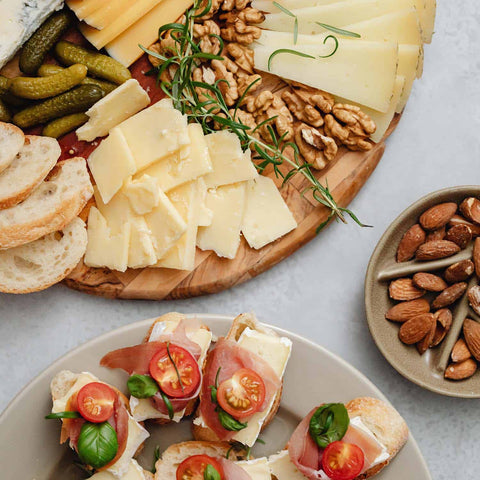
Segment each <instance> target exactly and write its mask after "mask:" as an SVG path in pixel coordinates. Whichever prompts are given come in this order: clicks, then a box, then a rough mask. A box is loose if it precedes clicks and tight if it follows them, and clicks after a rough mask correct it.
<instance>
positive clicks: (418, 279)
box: [413, 272, 448, 292]
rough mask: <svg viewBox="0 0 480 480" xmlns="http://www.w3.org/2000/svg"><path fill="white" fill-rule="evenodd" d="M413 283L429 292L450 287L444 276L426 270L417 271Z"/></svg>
mask: <svg viewBox="0 0 480 480" xmlns="http://www.w3.org/2000/svg"><path fill="white" fill-rule="evenodd" d="M413 284H414V285H415V286H416V287H418V288H420V289H422V290H426V291H427V292H441V291H442V290H445V289H446V288H447V287H448V285H447V283H446V282H445V280H444V279H443V278H441V277H438V276H437V275H433V273H426V272H420V273H416V274H415V275H414V276H413Z"/></svg>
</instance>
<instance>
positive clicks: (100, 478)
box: [90, 459, 146, 480]
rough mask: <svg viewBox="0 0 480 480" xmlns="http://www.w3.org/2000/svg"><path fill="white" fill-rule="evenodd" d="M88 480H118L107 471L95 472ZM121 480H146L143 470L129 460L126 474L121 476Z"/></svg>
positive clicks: (134, 461)
mask: <svg viewBox="0 0 480 480" xmlns="http://www.w3.org/2000/svg"><path fill="white" fill-rule="evenodd" d="M90 480H118V478H117V477H116V476H115V475H113V473H110V472H108V471H103V472H97V473H96V474H95V475H92V476H91V477H90ZM122 480H146V477H145V473H144V470H143V468H142V467H141V466H140V465H139V464H138V463H137V461H136V460H133V459H132V460H130V464H129V466H128V470H127V472H126V473H125V474H124V475H123V476H122Z"/></svg>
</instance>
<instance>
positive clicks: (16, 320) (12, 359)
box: [0, 0, 480, 480]
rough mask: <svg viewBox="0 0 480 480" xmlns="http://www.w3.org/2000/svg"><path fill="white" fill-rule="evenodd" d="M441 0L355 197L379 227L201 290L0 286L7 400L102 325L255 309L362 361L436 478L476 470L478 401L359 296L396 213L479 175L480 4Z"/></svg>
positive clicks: (323, 242) (343, 231)
mask: <svg viewBox="0 0 480 480" xmlns="http://www.w3.org/2000/svg"><path fill="white" fill-rule="evenodd" d="M438 7H439V8H438V20H437V25H436V32H437V33H436V35H435V38H434V42H433V44H432V45H431V46H427V48H426V52H425V55H426V61H425V74H424V78H422V80H421V81H419V82H417V83H416V85H415V87H414V92H413V95H412V98H411V100H410V102H409V104H408V106H407V109H406V112H405V114H404V117H403V119H402V121H401V123H400V125H399V127H398V128H397V130H396V132H395V133H394V135H393V136H392V137H391V139H390V140H389V141H388V145H387V150H386V153H385V156H384V158H383V160H382V161H381V163H380V165H379V167H378V168H377V170H376V171H375V172H374V174H373V175H372V178H371V179H370V180H369V182H368V183H367V184H366V185H365V187H364V188H363V190H362V191H361V192H360V194H359V195H358V197H357V198H356V199H355V200H354V202H353V204H352V205H351V207H352V209H353V210H354V211H355V212H356V213H357V214H358V215H359V216H360V218H361V219H362V220H364V221H365V222H367V223H371V224H373V225H374V227H375V228H372V229H361V228H359V227H356V226H354V225H353V224H350V225H348V226H344V225H340V224H335V225H332V226H331V227H330V228H328V230H327V231H325V232H323V233H322V234H321V235H320V236H319V237H318V238H316V239H315V240H313V241H312V242H311V243H310V244H309V245H307V246H306V247H304V248H303V249H302V250H301V251H299V252H297V253H295V254H294V255H292V256H291V257H290V258H288V259H287V260H286V261H284V262H283V263H282V264H280V265H278V266H277V267H275V268H273V269H272V270H270V271H269V272H267V273H265V274H263V275H261V276H260V277H258V278H256V279H254V280H251V281H250V282H248V283H246V284H244V285H241V286H238V287H236V288H233V289H232V290H230V291H227V292H224V293H221V294H218V295H214V296H208V297H203V298H196V299H191V300H185V301H175V302H162V303H158V302H147V301H112V300H104V299H101V298H95V297H90V296H87V295H84V294H81V293H78V292H75V291H71V290H69V289H68V288H66V287H64V286H57V287H54V288H51V289H50V290H48V291H46V292H42V293H37V294H32V295H29V296H13V295H11V296H9V295H0V338H1V345H2V346H1V350H0V377H1V378H2V388H1V390H0V410H2V409H3V408H5V407H6V405H7V403H8V402H9V401H10V400H11V399H12V397H13V396H14V395H15V394H16V392H18V391H19V390H20V389H21V388H22V387H23V386H24V385H25V384H26V383H27V382H28V381H29V380H31V379H32V378H34V377H35V376H36V375H37V374H38V373H39V372H40V371H41V370H43V369H44V368H45V367H47V366H48V365H49V364H50V363H51V362H53V361H54V360H55V359H56V358H58V357H59V356H61V355H62V354H64V353H65V352H67V351H69V350H70V349H72V348H73V347H75V346H77V345H79V344H80V343H83V342H85V341H86V340H89V339H91V338H94V337H96V336H98V335H99V334H101V333H103V332H107V331H109V330H112V329H114V328H117V327H119V326H122V325H125V324H127V323H129V322H133V321H136V320H141V319H144V318H149V317H153V316H156V315H159V314H162V313H165V312H167V311H171V310H177V311H183V312H211V313H226V314H232V315H234V314H238V313H240V312H242V311H245V310H253V311H255V312H256V313H257V315H258V316H259V317H260V318H261V319H262V320H263V321H265V322H269V323H273V324H275V325H278V326H280V327H283V328H286V329H289V330H293V331H295V332H296V333H299V334H301V335H304V336H306V337H308V338H310V339H312V340H314V341H316V342H318V343H320V344H322V345H323V346H325V347H326V348H328V349H330V350H331V351H333V352H335V353H337V354H338V355H340V356H342V357H343V358H345V359H346V360H347V361H349V362H350V363H352V364H353V365H354V366H355V367H357V368H358V369H359V370H361V371H362V372H363V373H365V374H366V375H367V376H368V377H369V378H370V379H371V380H372V381H373V382H374V383H375V384H376V385H377V386H378V387H379V388H380V389H381V390H382V391H383V392H384V393H385V394H386V395H387V396H388V397H389V399H390V400H391V402H392V403H393V404H394V405H395V406H396V407H397V408H398V410H399V411H400V412H401V413H402V414H403V415H404V417H405V418H406V420H407V422H408V423H409V426H410V428H411V430H412V432H413V434H414V435H415V437H416V439H417V441H418V443H419V445H420V448H421V449H422V451H423V454H424V456H425V458H426V460H427V463H428V465H429V467H430V469H431V472H432V477H433V478H434V479H435V480H446V479H451V478H460V477H459V475H460V476H461V478H462V479H465V480H466V479H473V478H478V472H479V471H480V456H479V455H478V452H477V450H478V443H479V442H478V441H479V440H480V431H479V429H478V410H479V408H480V401H479V400H460V399H452V398H447V397H442V396H439V395H436V394H433V393H430V392H427V391H425V390H422V389H421V388H419V387H417V386H416V385H414V384H412V383H410V382H408V381H407V380H405V379H404V378H403V377H401V376H400V375H399V374H398V373H397V372H396V371H395V370H394V369H393V368H392V367H390V365H389V364H388V363H387V362H386V361H385V360H384V358H383V357H382V356H381V354H380V353H379V351H378V350H377V348H376V346H375V344H374V343H373V341H372V339H371V337H370V334H369V331H368V328H367V325H366V321H365V314H364V306H363V279H364V275H365V269H366V266H367V263H368V259H369V257H370V255H371V253H372V251H373V248H374V246H375V244H376V243H377V241H378V239H379V238H380V236H381V234H382V233H383V231H384V230H385V228H386V227H387V226H388V224H389V223H390V222H391V221H392V220H393V219H394V218H395V217H396V216H397V215H398V214H399V213H400V212H401V211H402V210H403V209H404V208H406V207H407V206H408V205H409V204H410V203H412V202H413V201H415V200H416V199H418V198H419V197H420V196H422V195H424V194H426V193H428V192H431V191H433V190H437V189H440V188H443V187H448V186H453V185H463V184H471V183H478V181H479V178H480V177H479V174H478V172H479V166H478V165H479V161H480V141H479V138H480V86H479V85H480V80H479V79H480V55H479V54H480V47H479V45H480V30H479V28H478V27H479V25H480V4H479V3H478V0H463V1H462V2H459V1H447V0H439V6H438ZM460 472H461V473H460Z"/></svg>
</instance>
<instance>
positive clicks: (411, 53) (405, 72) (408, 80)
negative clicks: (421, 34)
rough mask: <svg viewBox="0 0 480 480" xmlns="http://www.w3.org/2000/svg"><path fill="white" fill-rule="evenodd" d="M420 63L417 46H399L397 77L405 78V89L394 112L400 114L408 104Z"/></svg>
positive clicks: (420, 55) (420, 58) (419, 53)
mask: <svg viewBox="0 0 480 480" xmlns="http://www.w3.org/2000/svg"><path fill="white" fill-rule="evenodd" d="M421 61H422V51H421V49H420V47H418V46H417V45H399V56H398V70H397V72H398V75H402V76H404V77H405V87H404V89H403V92H402V96H401V97H400V101H399V102H398V105H397V108H396V112H397V113H400V112H401V111H402V110H403V109H404V108H405V105H406V104H407V102H408V99H409V97H410V93H411V92H412V87H413V82H414V81H415V78H416V77H417V71H418V64H419V62H421Z"/></svg>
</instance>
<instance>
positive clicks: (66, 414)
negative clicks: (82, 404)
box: [45, 412, 80, 420]
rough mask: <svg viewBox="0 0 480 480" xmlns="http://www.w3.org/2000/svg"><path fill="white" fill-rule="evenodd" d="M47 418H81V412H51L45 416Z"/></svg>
mask: <svg viewBox="0 0 480 480" xmlns="http://www.w3.org/2000/svg"><path fill="white" fill-rule="evenodd" d="M45 418H46V419H47V420H52V419H55V418H80V414H79V413H78V412H58V413H51V414H50V415H47V416H46V417H45Z"/></svg>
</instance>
